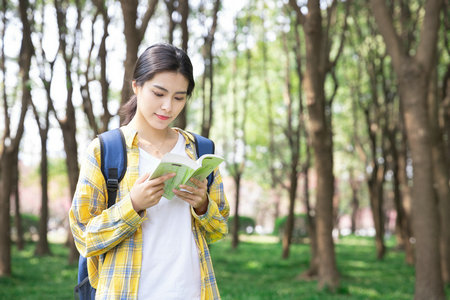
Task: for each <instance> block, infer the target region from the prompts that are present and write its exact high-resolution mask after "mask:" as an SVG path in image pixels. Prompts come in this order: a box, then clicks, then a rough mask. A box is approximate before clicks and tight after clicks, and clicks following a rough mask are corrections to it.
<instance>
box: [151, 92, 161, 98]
mask: <svg viewBox="0 0 450 300" xmlns="http://www.w3.org/2000/svg"><path fill="white" fill-rule="evenodd" d="M153 94H155V96H156V97H162V96H163V94H161V93H158V92H155V91H153Z"/></svg>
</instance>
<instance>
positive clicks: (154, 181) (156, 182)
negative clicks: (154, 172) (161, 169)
mask: <svg viewBox="0 0 450 300" xmlns="http://www.w3.org/2000/svg"><path fill="white" fill-rule="evenodd" d="M175 175H176V174H175V173H169V174H166V175H163V176H161V177H158V178H154V179H151V180H149V182H150V183H152V185H153V186H154V185H159V184H162V183H164V181H166V180H168V179H170V178H172V177H175Z"/></svg>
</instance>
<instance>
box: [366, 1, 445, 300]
mask: <svg viewBox="0 0 450 300" xmlns="http://www.w3.org/2000/svg"><path fill="white" fill-rule="evenodd" d="M371 6H372V11H373V14H374V16H375V19H376V22H377V25H378V28H379V30H380V32H381V35H382V36H383V39H384V40H385V43H386V48H387V51H388V53H389V55H390V56H391V59H392V64H393V66H394V70H395V73H396V75H397V77H398V82H399V91H400V101H401V103H402V107H403V113H404V120H405V126H406V132H407V137H408V142H409V145H410V148H411V158H412V161H413V170H414V177H413V193H412V216H413V217H412V225H413V231H414V236H415V237H416V263H415V266H416V285H415V287H416V289H415V299H418V300H419V299H445V293H444V286H443V282H442V274H441V266H440V251H439V214H438V206H437V201H436V197H435V191H434V186H433V178H434V175H433V160H432V155H431V153H432V143H431V131H430V123H429V117H428V105H427V94H428V84H429V75H430V72H431V70H432V69H433V63H435V59H434V57H435V55H436V46H437V36H438V29H439V23H440V17H439V15H440V10H441V7H442V0H427V1H426V3H425V16H424V17H423V23H422V28H421V36H420V41H419V43H418V47H417V51H415V55H414V56H409V54H408V53H410V51H409V50H410V49H404V46H403V45H402V43H401V42H400V38H399V36H398V34H397V32H396V30H395V27H394V25H393V22H392V16H391V14H390V12H389V10H388V8H387V6H386V3H385V2H384V0H371Z"/></svg>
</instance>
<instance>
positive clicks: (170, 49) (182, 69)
mask: <svg viewBox="0 0 450 300" xmlns="http://www.w3.org/2000/svg"><path fill="white" fill-rule="evenodd" d="M165 71H173V72H178V73H180V74H182V75H183V76H184V77H186V79H187V80H188V82H189V84H188V89H187V97H188V98H189V97H190V96H191V95H192V91H193V90H194V86H195V82H194V75H193V71H192V63H191V60H190V59H189V56H188V55H187V54H186V52H184V51H183V50H181V49H179V48H177V47H175V46H173V45H170V44H155V45H152V46H150V47H148V48H147V49H146V50H145V51H144V53H142V54H141V56H139V58H138V59H137V61H136V65H135V66H134V72H133V79H132V80H135V81H136V84H137V85H138V86H143V85H144V83H145V82H146V81H148V80H151V79H152V78H153V77H154V76H155V75H156V74H158V73H161V72H165ZM136 108H137V98H136V95H133V96H131V98H130V99H129V100H128V101H127V102H126V103H125V104H124V105H123V106H122V107H121V108H120V110H119V114H120V116H121V117H122V120H123V121H122V125H126V124H128V123H130V121H131V119H133V117H134V115H135V114H136Z"/></svg>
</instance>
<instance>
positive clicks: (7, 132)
mask: <svg viewBox="0 0 450 300" xmlns="http://www.w3.org/2000/svg"><path fill="white" fill-rule="evenodd" d="M1 4H2V19H3V29H2V32H1V38H2V48H1V69H2V73H3V86H4V87H6V84H5V77H6V76H7V70H6V58H5V51H4V45H5V43H4V41H5V29H6V26H7V23H8V20H7V18H6V13H7V11H8V6H7V1H2V3H1ZM28 9H29V2H28V1H27V0H20V1H19V14H20V19H21V21H22V26H23V27H22V43H21V46H20V52H19V76H20V81H21V110H20V117H19V120H18V122H17V125H16V128H17V130H16V133H15V135H14V136H13V135H12V133H11V125H12V124H11V119H10V111H9V108H10V105H9V100H8V96H7V93H6V89H5V88H3V109H4V122H5V128H4V135H3V137H2V152H1V157H0V212H1V218H0V276H9V275H11V232H10V215H9V214H10V195H11V186H12V182H11V180H12V176H11V174H14V172H17V168H18V157H17V154H18V152H19V144H20V140H21V139H22V135H23V132H24V120H25V115H26V113H27V110H28V104H29V102H30V98H31V85H30V74H29V73H30V66H31V58H32V56H33V53H34V52H33V45H32V42H31V26H30V21H29V19H28V13H27V12H28Z"/></svg>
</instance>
